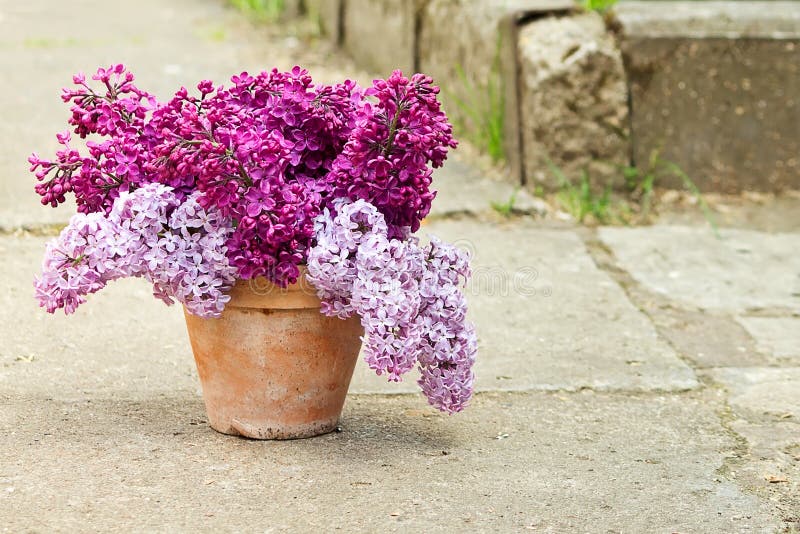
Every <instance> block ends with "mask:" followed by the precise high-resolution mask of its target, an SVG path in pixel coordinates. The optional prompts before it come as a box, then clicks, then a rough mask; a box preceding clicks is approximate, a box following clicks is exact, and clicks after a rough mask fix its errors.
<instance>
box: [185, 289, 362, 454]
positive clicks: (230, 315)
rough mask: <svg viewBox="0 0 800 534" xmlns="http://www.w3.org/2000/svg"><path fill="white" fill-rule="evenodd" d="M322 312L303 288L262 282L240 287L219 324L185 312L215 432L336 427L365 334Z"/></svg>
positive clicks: (297, 432) (293, 434)
mask: <svg viewBox="0 0 800 534" xmlns="http://www.w3.org/2000/svg"><path fill="white" fill-rule="evenodd" d="M301 279H302V280H305V279H304V278H302V277H301ZM319 308H320V301H319V299H318V298H317V296H316V294H315V293H314V291H313V288H311V287H310V285H309V284H308V283H305V284H303V283H298V284H295V285H293V286H290V287H288V288H286V289H280V288H278V287H276V286H274V285H272V284H271V283H269V282H267V281H265V280H263V279H261V280H252V281H240V282H238V283H237V284H236V286H235V287H234V288H233V290H232V291H231V300H230V302H229V303H228V305H227V306H226V307H225V311H224V312H223V313H222V317H220V318H219V319H202V318H200V317H196V316H194V315H191V314H188V313H185V315H186V325H187V327H188V330H189V339H190V340H191V343H192V350H193V352H194V357H195V361H196V363H197V371H198V374H199V375H200V382H201V384H202V386H203V398H204V399H205V404H206V411H207V413H208V421H209V424H210V425H211V427H212V428H213V429H215V430H217V431H219V432H222V433H223V434H233V435H240V436H246V437H248V438H255V439H294V438H305V437H310V436H316V435H319V434H325V433H327V432H330V431H332V430H333V429H335V428H336V426H337V424H338V422H339V417H340V415H341V413H342V406H343V405H344V399H345V396H346V395H347V389H348V388H349V386H350V379H351V378H352V376H353V369H354V368H355V364H356V359H357V358H358V352H359V350H360V348H361V335H362V333H363V331H362V328H361V324H360V321H359V318H358V317H351V318H350V319H347V320H341V319H337V318H335V317H326V316H324V315H322V314H321V313H320V311H319Z"/></svg>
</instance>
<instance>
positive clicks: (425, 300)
mask: <svg viewBox="0 0 800 534" xmlns="http://www.w3.org/2000/svg"><path fill="white" fill-rule="evenodd" d="M334 208H335V211H336V214H335V215H334V214H332V213H331V212H330V211H326V212H324V213H323V214H322V215H321V216H320V217H319V218H318V219H317V223H316V224H317V243H316V245H315V246H314V247H312V248H311V250H310V251H309V255H308V277H309V281H310V282H311V283H312V284H314V285H315V287H316V288H317V292H318V294H319V296H320V298H321V299H322V300H323V308H322V312H323V313H325V314H327V315H336V316H339V317H347V316H350V315H352V314H354V313H355V314H358V315H359V316H360V317H361V324H362V326H363V327H364V353H365V359H366V362H367V364H368V365H369V366H370V368H372V369H374V370H375V371H376V372H377V373H378V374H379V375H380V374H384V373H386V374H387V375H388V377H389V380H391V381H399V380H401V377H402V375H403V374H405V373H407V372H408V371H410V370H411V369H413V368H414V367H415V366H417V365H418V366H419V368H420V375H421V377H420V380H419V385H420V387H421V388H422V391H423V392H424V393H425V395H426V396H427V397H428V400H429V402H430V403H431V404H432V405H433V406H435V407H436V408H438V409H440V410H443V411H447V412H458V411H461V410H463V409H464V407H465V406H466V405H467V403H468V401H469V399H470V397H471V396H472V389H473V379H474V375H473V372H472V366H473V364H474V362H475V355H476V352H477V341H476V337H475V330H474V327H473V326H472V325H471V324H470V323H468V322H467V320H466V310H467V305H466V299H465V298H464V295H463V293H462V291H461V286H462V285H463V284H464V283H466V280H467V279H468V278H469V276H470V270H469V256H468V254H467V253H466V252H464V251H462V250H460V249H458V248H456V247H453V246H451V245H447V244H445V243H443V242H441V241H439V240H437V239H435V238H433V239H432V240H431V242H430V243H429V244H428V245H427V246H424V247H422V246H420V244H419V242H418V241H417V240H416V238H413V237H411V238H409V239H408V240H406V241H401V240H399V239H390V238H389V233H388V227H387V225H386V222H385V220H384V218H383V216H382V215H381V213H380V212H379V211H378V209H377V208H376V207H375V206H373V205H371V204H369V203H368V202H366V201H364V200H359V201H356V202H352V203H348V202H346V201H337V202H336V203H335V204H334Z"/></svg>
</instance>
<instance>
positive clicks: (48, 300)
mask: <svg viewBox="0 0 800 534" xmlns="http://www.w3.org/2000/svg"><path fill="white" fill-rule="evenodd" d="M196 196H197V195H193V196H191V197H189V198H187V199H186V200H185V201H183V202H181V201H180V200H179V198H178V196H177V195H175V193H174V192H173V191H172V189H171V188H169V187H167V186H164V185H161V184H148V185H146V186H143V187H141V188H139V189H137V190H135V191H134V192H132V193H121V194H120V196H119V197H117V199H116V200H115V201H114V204H113V205H112V208H111V211H110V213H109V214H108V215H105V214H103V213H97V212H95V213H88V214H84V213H78V214H76V215H74V216H73V217H72V219H71V220H70V223H69V225H68V226H67V227H66V228H65V229H64V230H63V231H62V232H61V234H60V235H59V237H58V238H56V239H54V240H52V241H51V242H50V243H48V245H47V249H46V252H45V257H44V261H43V264H42V276H41V277H40V278H38V279H36V281H35V283H34V286H35V290H36V297H37V298H38V300H39V303H40V305H41V306H43V307H44V308H46V309H47V311H49V312H51V313H52V312H54V311H55V310H56V309H59V308H63V309H64V311H65V312H66V313H72V312H74V311H75V309H76V308H77V307H78V306H79V305H80V304H82V303H83V302H85V296H86V295H89V294H91V293H95V292H97V291H99V290H100V289H102V288H103V287H105V286H106V285H107V284H108V282H111V281H112V280H117V279H119V278H124V277H143V278H145V279H147V280H148V281H149V282H151V283H152V284H153V293H154V295H155V296H157V297H158V298H160V299H162V300H163V301H164V302H166V303H167V304H172V303H173V302H174V301H175V300H177V301H178V302H181V303H182V304H183V305H184V306H186V309H187V310H188V311H189V312H191V313H194V314H196V315H199V316H202V317H218V316H219V314H220V313H221V312H222V309H223V308H224V306H225V304H226V303H227V302H228V301H229V300H230V296H228V294H227V292H228V290H229V289H230V288H231V287H232V286H233V283H234V281H235V278H236V270H235V268H234V267H232V266H230V265H229V264H228V261H227V257H226V251H227V249H226V245H225V243H226V241H227V239H228V235H229V234H230V233H231V231H232V228H231V226H230V223H229V222H228V221H227V220H226V219H225V218H224V217H222V216H221V214H220V213H219V212H218V211H217V210H206V209H204V208H203V207H202V206H201V205H200V203H199V202H198V201H197V198H196Z"/></svg>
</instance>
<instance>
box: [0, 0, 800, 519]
mask: <svg viewBox="0 0 800 534" xmlns="http://www.w3.org/2000/svg"><path fill="white" fill-rule="evenodd" d="M221 5H222V3H221V2H216V1H214V0H202V1H198V0H196V1H190V0H172V1H171V2H160V1H156V0H142V1H140V2H137V3H136V6H137V7H136V8H135V9H136V11H135V12H130V13H124V15H125V16H120V13H119V12H117V11H114V12H105V11H103V8H102V5H101V4H98V3H97V2H92V1H89V0H83V1H80V2H72V3H69V7H67V3H56V2H48V1H47V0H36V1H29V2H26V3H24V5H23V3H20V2H11V1H10V0H6V1H0V28H2V32H0V35H2V37H0V57H2V59H3V62H4V64H5V65H7V71H6V75H7V78H6V79H7V83H6V84H5V86H4V87H5V88H4V89H3V90H2V92H0V106H1V107H2V109H3V118H4V120H3V121H0V134H2V138H3V139H4V140H5V141H6V142H4V143H3V144H2V145H0V228H2V229H3V231H2V234H1V235H0V258H2V260H3V261H1V262H0V284H2V289H3V290H2V291H0V310H2V311H0V335H2V339H3V341H4V342H3V343H2V344H0V531H4V532H52V531H69V532H82V531H105V532H116V531H122V532H128V531H148V532H150V531H190V530H192V531H194V530H199V531H212V530H213V531H232V530H245V529H247V530H263V531H268V532H272V531H275V532H281V531H301V532H302V531H312V530H315V531H331V530H341V531H367V532H376V531H420V532H462V531H466V532H485V531H500V532H514V531H534V532H536V531H541V532H796V531H798V530H799V529H800V334H799V333H800V276H799V273H800V260H798V256H797V254H796V251H797V250H798V249H799V248H800V234H798V233H794V232H792V233H770V232H765V231H757V230H747V229H741V228H737V229H725V228H723V229H722V230H721V232H720V235H719V236H717V235H715V234H714V233H713V232H712V231H711V230H710V229H708V228H707V227H706V226H705V225H704V224H702V221H701V222H700V223H698V224H688V225H658V226H653V227H647V228H600V229H597V230H591V229H585V228H579V227H576V226H573V225H571V224H569V223H560V224H557V223H552V222H542V221H540V220H538V219H536V218H535V217H531V216H524V217H515V218H511V219H502V218H500V217H498V216H497V215H496V214H493V213H492V210H491V208H490V201H492V200H498V201H500V200H505V199H507V198H508V195H509V194H510V192H511V190H512V188H511V187H510V186H507V185H506V186H503V185H501V184H499V183H497V182H494V181H492V180H491V179H488V178H483V177H482V174H481V173H480V172H479V171H477V170H476V169H475V168H474V167H473V166H471V165H469V164H468V163H467V162H466V161H465V160H463V159H462V160H453V161H452V162H451V163H449V164H448V165H447V166H446V167H445V168H444V169H442V170H441V171H440V172H438V173H437V175H436V183H437V184H439V185H440V188H441V190H442V192H441V194H440V198H439V199H438V203H439V204H438V207H437V209H436V211H435V213H434V214H433V216H432V217H431V218H430V220H429V222H428V224H427V225H426V226H425V227H424V231H425V232H428V233H434V234H437V235H439V236H441V237H443V238H445V239H448V240H451V241H457V242H459V243H460V244H461V245H462V246H466V247H469V248H471V249H472V250H473V251H474V253H475V258H476V259H475V272H476V274H475V278H474V280H473V283H472V285H471V286H470V288H469V290H468V292H469V296H470V299H471V313H472V316H473V319H474V320H475V322H476V323H477V325H478V332H479V335H480V354H479V362H478V365H477V374H478V378H477V388H478V394H477V395H476V397H475V400H474V402H473V405H472V406H471V407H470V408H469V409H468V410H467V411H466V412H465V413H463V414H460V415H456V416H451V417H448V416H443V415H440V414H439V413H437V412H435V411H434V410H432V409H431V408H429V407H428V406H427V404H426V402H425V401H424V399H423V398H422V397H421V395H420V394H419V393H418V392H416V391H415V390H416V386H415V385H414V383H413V380H407V381H406V382H404V383H402V384H399V385H395V384H387V383H386V382H385V381H383V380H381V379H379V378H378V377H375V376H372V375H370V373H369V372H368V369H366V368H365V366H364V365H360V366H359V367H358V369H357V371H356V376H355V378H354V382H353V385H352V387H351V394H350V396H349V398H348V402H347V405H346V407H345V413H344V417H343V421H342V428H341V430H342V431H341V432H339V433H334V434H330V435H327V436H324V437H320V438H315V439H309V440H300V441H292V442H257V441H248V440H243V439H238V438H233V437H229V436H224V435H220V434H217V433H215V432H214V431H212V430H211V429H210V428H209V427H208V426H207V425H206V422H205V414H204V409H203V405H202V398H201V396H200V389H199V383H198V380H197V376H196V372H195V370H194V363H193V360H192V356H191V351H190V348H189V344H188V340H187V337H186V333H185V328H184V326H183V322H182V321H183V320H182V317H181V314H180V312H179V310H177V309H175V308H167V307H164V306H163V305H161V304H160V303H158V302H156V301H155V300H154V299H152V297H150V295H149V291H148V288H147V286H146V284H144V283H143V282H141V283H140V282H139V281H135V280H130V281H123V282H120V283H116V284H115V285H113V286H111V287H109V288H107V290H105V291H104V292H103V293H101V294H98V295H95V296H94V297H93V298H91V300H90V302H89V303H88V304H86V305H85V306H84V307H82V308H81V309H80V310H79V311H78V313H76V314H75V316H73V317H68V318H65V317H63V316H61V315H56V316H50V315H47V314H46V313H44V312H43V311H42V310H40V309H38V308H37V307H36V304H35V302H34V300H33V299H32V289H31V279H32V276H33V275H34V273H35V272H36V271H37V270H38V265H39V262H40V260H41V254H42V252H43V247H44V243H45V241H46V239H47V238H46V237H41V236H40V235H37V234H46V233H48V232H51V231H52V226H51V225H52V223H59V222H63V221H65V220H66V219H67V218H68V217H69V213H70V212H69V210H68V208H64V209H62V210H50V209H45V208H41V207H38V206H37V199H36V197H35V194H34V193H33V191H32V184H33V178H32V176H30V175H29V174H27V172H26V171H25V166H26V164H25V158H26V156H27V153H28V152H29V151H31V150H34V149H35V150H39V151H41V152H43V153H46V151H47V150H48V149H50V148H52V146H53V141H52V136H53V134H54V132H55V131H57V130H59V129H62V128H63V125H64V121H65V119H66V109H65V108H63V106H61V105H60V101H59V100H58V90H59V88H60V87H61V86H62V85H64V84H65V83H66V82H68V81H69V79H70V74H71V73H72V71H74V70H79V69H82V70H86V71H89V70H91V69H92V68H94V67H95V66H97V65H99V64H104V63H110V62H111V61H123V62H126V63H129V64H130V65H131V66H132V67H133V68H134V69H135V72H138V73H139V75H140V76H139V77H140V79H141V80H142V83H143V85H144V86H146V87H151V86H152V87H154V88H155V89H154V90H155V91H156V92H157V94H158V95H159V96H166V94H167V93H166V91H167V89H168V88H170V87H174V86H176V85H178V84H180V83H185V84H192V83H194V82H195V81H196V80H197V79H199V78H201V77H205V76H214V77H216V79H218V80H222V79H223V78H224V76H223V74H224V73H232V72H237V71H240V70H242V69H245V68H249V69H258V68H263V67H271V66H272V65H275V64H277V65H278V66H280V67H289V66H291V65H292V64H294V63H296V62H298V63H302V64H304V65H307V66H308V67H309V68H310V69H311V70H312V73H318V74H319V76H318V77H319V78H320V79H322V80H333V79H336V78H344V77H345V76H348V75H349V76H355V77H356V78H357V79H359V80H365V79H368V77H367V76H365V75H364V74H362V73H358V72H357V71H356V70H355V69H353V68H352V66H351V65H349V64H348V63H347V62H346V60H344V59H342V58H341V57H339V56H337V55H335V54H332V53H331V52H330V51H327V50H325V49H324V48H321V46H319V45H315V44H313V43H312V44H308V43H306V42H305V41H303V40H302V39H301V40H298V39H296V38H290V37H286V36H285V35H281V34H280V33H279V32H277V31H272V32H270V31H268V30H265V29H263V28H261V29H256V28H254V27H252V26H250V25H249V24H248V23H246V22H245V21H244V20H243V19H242V18H241V17H240V16H239V15H238V14H237V13H235V12H233V11H231V10H228V9H224V8H223V7H221ZM131 9H133V8H131ZM78 21H80V22H78ZM87 29H89V30H87ZM21 87H24V88H25V90H24V91H22V90H19V89H18V88H21ZM525 201H526V202H527V203H529V204H530V206H531V208H530V211H532V212H535V211H536V209H537V205H536V202H535V199H527V200H525Z"/></svg>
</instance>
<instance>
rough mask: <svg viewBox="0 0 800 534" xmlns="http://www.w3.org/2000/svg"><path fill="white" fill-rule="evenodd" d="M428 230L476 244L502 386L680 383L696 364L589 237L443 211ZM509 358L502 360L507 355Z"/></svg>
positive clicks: (487, 375)
mask: <svg viewBox="0 0 800 534" xmlns="http://www.w3.org/2000/svg"><path fill="white" fill-rule="evenodd" d="M424 231H425V232H426V233H429V234H432V235H436V236H438V237H440V238H442V239H444V240H446V241H449V242H451V243H457V244H458V245H460V246H463V247H466V248H468V249H470V250H471V251H472V252H473V254H474V262H473V270H474V275H473V280H472V283H471V286H470V287H469V288H468V291H467V295H468V297H469V298H470V310H471V314H472V318H473V320H474V321H475V322H476V324H477V325H478V332H479V347H480V350H481V351H482V354H483V355H484V356H485V358H486V359H487V360H490V359H491V360H493V361H496V362H498V365H497V366H496V367H494V368H492V369H491V370H489V369H485V368H481V367H480V366H479V367H478V372H479V373H481V371H483V372H482V373H481V375H482V376H481V378H479V380H480V381H482V382H479V383H481V384H484V387H486V386H485V385H486V384H487V383H488V384H492V383H493V384H494V385H495V386H496V387H498V388H502V389H531V388H534V389H576V388H582V387H590V388H597V389H630V390H653V389H661V390H676V389H678V390H680V389H688V388H692V387H695V386H696V385H697V382H696V380H695V378H694V374H693V372H692V371H691V370H690V369H689V367H687V366H686V365H685V364H684V363H683V362H682V361H681V360H679V359H678V357H677V356H676V354H675V352H674V351H673V350H672V349H671V348H670V347H669V346H668V345H667V344H666V343H664V341H662V340H661V339H660V338H659V337H658V336H657V334H656V332H655V329H654V328H653V326H652V325H651V324H650V322H649V321H648V320H647V318H646V317H645V316H644V315H643V314H642V313H641V312H639V311H638V310H637V309H636V308H635V307H634V306H633V305H632V304H631V303H630V301H629V300H628V298H627V297H626V296H625V293H624V292H623V291H622V289H621V288H620V287H619V286H618V285H617V283H616V282H614V281H613V280H611V279H610V278H609V277H608V275H607V274H606V273H604V272H603V271H601V270H599V269H598V268H597V266H596V265H595V263H594V261H593V260H592V258H591V256H590V255H589V253H588V252H587V250H586V247H585V246H584V244H583V242H582V241H581V239H580V238H579V237H578V236H577V235H576V234H575V233H574V232H572V231H568V230H544V229H541V228H540V227H538V226H537V225H536V224H534V223H530V222H522V221H520V222H515V223H509V224H506V225H500V224H490V223H484V222H477V221H467V220H452V221H438V222H434V223H431V224H429V225H427V226H425V227H424ZM500 362H502V363H500Z"/></svg>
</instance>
